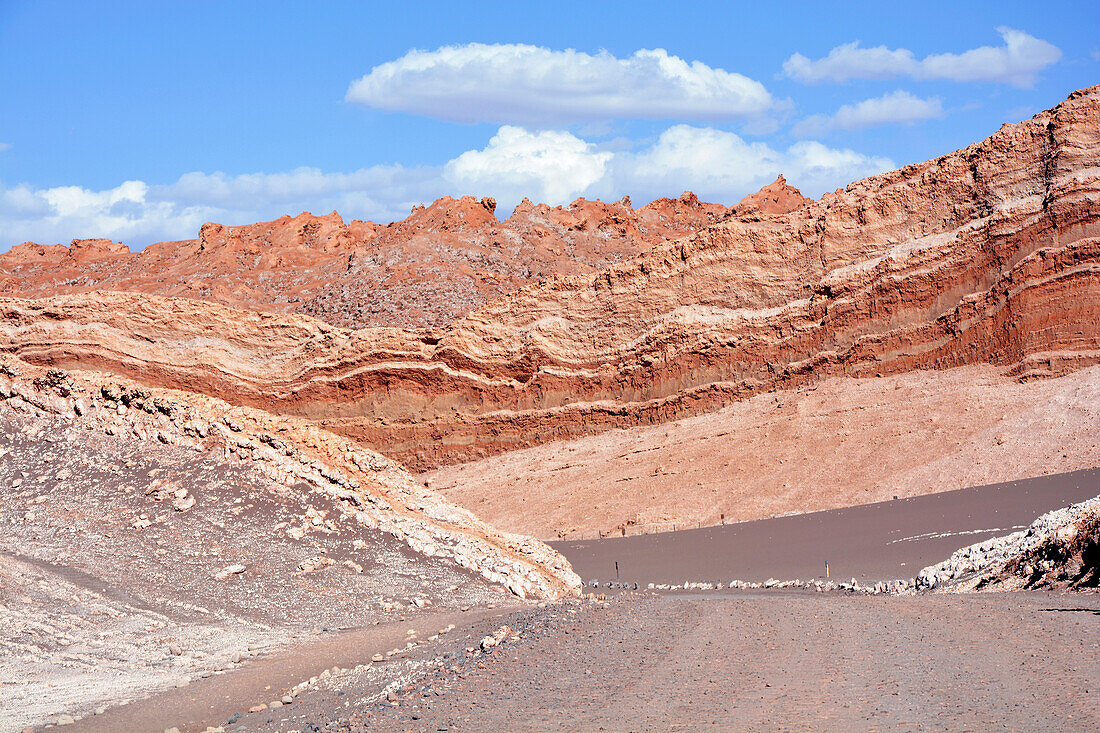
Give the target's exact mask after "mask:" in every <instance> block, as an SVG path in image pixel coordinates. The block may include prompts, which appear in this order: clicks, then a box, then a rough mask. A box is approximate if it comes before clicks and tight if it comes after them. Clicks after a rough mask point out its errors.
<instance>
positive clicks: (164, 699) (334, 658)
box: [65, 608, 508, 733]
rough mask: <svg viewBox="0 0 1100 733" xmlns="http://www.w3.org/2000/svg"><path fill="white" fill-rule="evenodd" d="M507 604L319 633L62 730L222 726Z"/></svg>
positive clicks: (139, 731) (154, 731)
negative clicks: (320, 678) (413, 633)
mask: <svg viewBox="0 0 1100 733" xmlns="http://www.w3.org/2000/svg"><path fill="white" fill-rule="evenodd" d="M507 612H508V609H496V610H492V609H487V608H479V609H471V610H470V611H469V612H468V613H454V612H451V613H438V614H430V615H426V616H420V617H418V618H414V619H409V620H405V621H392V622H388V623H381V624H379V625H378V626H369V627H366V628H362V629H353V630H348V631H342V632H334V633H330V634H325V635H319V636H318V637H317V638H315V639H314V640H311V641H307V642H306V643H304V644H300V645H297V646H295V647H293V648H291V649H287V650H284V651H280V652H278V653H275V654H271V655H269V656H265V657H260V658H258V659H254V660H252V661H251V662H249V663H248V664H246V665H244V666H242V667H239V668H237V669H233V670H230V671H228V672H226V673H224V674H220V675H215V676H211V677H207V678H203V679H199V680H196V681H195V682H192V683H191V684H189V685H187V686H186V687H178V688H175V689H170V690H166V691H164V692H161V693H158V694H157V695H154V696H152V697H150V698H147V699H145V700H139V701H137V702H134V703H131V704H129V705H124V706H121V707H116V708H112V709H110V710H108V711H107V712H106V713H104V714H102V715H97V716H94V717H90V718H86V719H84V720H82V721H79V722H78V723H77V724H76V725H72V726H66V728H65V730H71V731H73V732H74V733H78V732H79V733H113V732H114V731H130V732H131V733H144V732H146V731H148V732H149V733H161V732H162V731H163V730H165V728H168V727H178V728H179V729H180V730H181V731H183V733H188V731H201V730H205V729H206V727H207V726H222V725H225V723H226V721H227V720H228V719H229V718H230V717H231V716H233V714H234V713H243V712H245V711H247V710H248V708H250V707H252V706H254V705H259V704H263V703H269V702H271V701H273V700H279V699H280V698H281V697H282V696H283V695H285V694H286V693H287V691H288V690H289V689H290V688H292V687H293V686H294V685H296V684H298V683H299V682H302V681H304V680H308V679H309V678H310V677H313V676H316V675H318V674H320V673H322V672H323V671H324V670H326V669H329V668H331V667H334V666H336V667H341V668H347V667H355V666H356V665H359V664H370V663H371V657H372V656H373V655H374V654H379V653H383V654H384V653H385V652H386V651H388V650H390V649H394V648H395V647H403V646H405V643H406V640H407V638H408V636H407V631H408V629H417V630H418V631H419V632H420V634H419V636H420V638H426V637H427V636H429V635H431V634H434V633H436V631H438V630H439V629H441V628H443V627H445V626H447V625H448V624H454V625H455V626H456V627H457V628H458V630H457V631H456V632H454V633H456V634H460V633H461V630H462V629H464V628H465V627H467V626H469V625H470V624H473V623H476V622H479V621H483V620H485V619H489V618H493V617H496V616H500V615H503V614H506V613H507Z"/></svg>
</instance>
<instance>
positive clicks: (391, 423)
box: [0, 87, 1100, 468]
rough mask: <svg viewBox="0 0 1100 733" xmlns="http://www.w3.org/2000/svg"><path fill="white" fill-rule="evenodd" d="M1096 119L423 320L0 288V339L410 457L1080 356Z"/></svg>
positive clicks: (1098, 198)
mask: <svg viewBox="0 0 1100 733" xmlns="http://www.w3.org/2000/svg"><path fill="white" fill-rule="evenodd" d="M1098 121H1100V87H1092V88H1089V89H1085V90H1081V91H1079V92H1075V93H1074V94H1072V95H1071V96H1070V97H1069V98H1068V99H1067V100H1066V101H1065V102H1063V103H1062V104H1060V105H1058V106H1057V107H1055V108H1053V109H1051V110H1048V111H1046V112H1042V113H1039V114H1038V115H1036V116H1035V117H1033V118H1032V119H1030V120H1027V121H1024V122H1021V123H1018V124H1014V125H1005V126H1003V127H1002V128H1001V129H1000V130H999V131H997V132H996V133H995V134H994V135H992V136H991V137H989V138H988V139H986V140H984V141H982V142H980V143H977V144H974V145H971V146H970V147H968V148H965V149H963V150H959V151H956V152H954V153H951V154H948V155H944V156H942V157H940V158H937V159H935V160H932V161H927V162H925V163H920V164H914V165H909V166H906V167H904V168H901V169H899V170H896V171H892V172H890V173H885V174H882V175H879V176H874V177H871V178H868V179H864V180H862V181H858V182H855V183H853V184H851V185H849V186H848V187H846V188H845V189H844V190H838V191H836V192H834V193H831V194H827V195H825V196H824V197H822V198H821V199H820V200H818V201H815V202H812V203H809V204H802V205H799V207H798V208H797V209H794V210H791V211H786V213H769V207H770V205H771V204H774V205H776V206H779V210H780V211H782V210H784V209H786V208H789V206H788V205H787V204H784V203H782V202H783V201H784V200H785V198H786V197H784V196H779V195H766V196H764V197H763V203H756V204H754V205H752V206H748V207H747V209H748V210H746V211H743V212H742V211H739V210H735V211H733V212H732V213H730V214H729V215H728V216H727V217H726V218H725V219H723V220H722V221H716V222H715V223H712V224H710V225H708V226H706V227H705V228H703V229H702V230H700V231H698V232H696V233H694V234H691V235H689V236H686V237H684V238H682V239H679V240H676V241H672V242H667V243H665V244H658V245H656V246H654V247H653V248H652V249H649V250H648V251H646V252H645V253H644V254H641V255H639V256H637V257H635V258H633V259H629V260H626V261H624V262H622V263H620V264H615V265H612V266H609V267H606V268H605V269H603V270H601V271H600V272H596V273H589V274H577V275H565V276H554V277H550V278H548V279H546V280H544V281H542V282H539V283H536V284H532V285H528V286H526V287H524V288H523V289H521V290H519V291H518V292H516V293H514V294H512V295H509V296H506V297H503V298H499V299H496V300H493V301H491V302H489V303H487V304H486V305H483V306H482V307H480V308H479V309H477V310H475V311H473V312H472V313H470V314H469V315H467V316H466V317H464V318H463V319H461V320H459V321H456V322H454V323H453V324H451V325H449V326H447V327H445V328H441V329H436V330H431V331H423V330H399V329H360V330H356V331H348V330H344V329H340V328H336V327H332V326H330V325H326V324H323V323H320V322H317V321H312V320H310V319H306V318H303V317H301V316H268V315H252V314H243V313H240V312H237V311H230V310H228V309H225V308H222V307H220V306H216V305H214V304H209V303H202V302H196V301H180V300H162V299H158V298H155V297H150V296H140V297H139V296H136V295H130V294H122V293H94V294H93V293H87V294H78V295H68V296H59V297H54V298H45V299H39V300H33V301H29V300H19V299H5V300H3V301H2V302H0V309H2V325H0V331H2V332H3V341H4V343H5V344H6V346H5V348H6V350H7V351H8V352H10V353H14V354H17V355H19V356H20V357H21V358H23V359H26V360H28V361H31V362H34V363H37V364H41V365H49V366H59V367H75V366H80V365H87V366H94V367H95V368H97V369H102V370H105V371H110V372H114V373H117V374H124V375H129V376H131V377H133V378H135V379H140V380H142V381H150V382H151V383H154V384H161V385H165V386H171V387H176V388H181V389H192V390H196V391H201V392H204V393H206V394H212V395H217V396H219V397H222V398H223V399H226V400H228V401H232V402H235V403H239V404H246V405H252V406H255V407H260V408H262V409H265V410H272V411H275V412H280V413H286V414H293V415H298V416H303V417H306V418H308V419H311V420H313V421H316V422H317V423H318V424H320V425H321V426H323V427H325V428H326V429H328V430H332V431H335V432H338V433H341V434H343V435H346V436H349V437H352V438H354V439H356V440H359V441H362V442H363V443H365V444H368V445H371V446H373V447H375V448H377V449H379V450H381V451H382V452H384V453H386V454H387V455H389V456H391V457H393V458H396V459H398V460H400V461H402V462H403V463H405V464H407V465H410V466H411V467H414V468H428V467H432V466H437V465H441V464H447V463H455V462H461V461H466V460H469V459H471V458H475V457H480V456H485V455H489V454H493V453H498V452H502V451H506V450H512V449H515V448H520V447H526V446H530V445H534V444H537V443H541V442H546V441H550V440H555V439H561V438H571V437H576V436H580V435H586V434H592V433H597V432H601V431H604V430H607V429H610V428H616V427H630V426H634V425H644V424H653V423H659V422H665V421H668V420H671V419H676V418H678V417H682V416H687V415H693V414H698V413H702V412H708V411H712V410H714V409H716V408H718V407H721V406H723V405H726V404H729V403H731V402H733V401H737V400H740V399H743V398H745V397H747V396H750V395H753V394H756V393H759V392H762V391H767V390H771V389H776V388H793V387H798V386H801V385H805V384H810V383H813V382H815V381H817V380H819V379H820V378H822V377H824V376H873V375H876V374H897V373H902V372H906V371H910V370H914V369H941V368H945V367H954V366H959V365H964V364H973V363H981V362H988V363H992V364H994V365H999V366H1004V367H1008V368H1010V369H1011V370H1013V373H1014V374H1015V375H1016V376H1017V377H1018V378H1020V379H1030V378H1033V377H1039V376H1047V375H1052V374H1059V373H1063V372H1064V371H1066V370H1069V369H1074V368H1077V367H1080V366H1084V365H1089V364H1094V363H1097V362H1100V332H1098V331H1097V329H1096V327H1095V324H1097V323H1100V132H1098V130H1100V124H1098ZM777 183H780V182H777ZM462 201H463V202H465V203H464V204H463V206H464V207H465V209H464V210H468V209H471V207H475V206H480V207H481V212H483V213H479V214H477V216H480V217H482V218H483V219H485V218H486V217H487V216H488V215H489V210H488V208H487V207H486V206H485V205H483V204H479V203H478V202H476V201H474V200H473V199H469V200H466V199H463V200H462ZM688 203H690V202H688ZM750 203H751V202H750ZM796 203H797V202H796ZM764 204H769V205H768V206H765V205H764ZM425 213H426V212H425ZM521 213H522V212H521ZM468 216H469V217H474V213H473V212H472V211H471V212H469V214H468ZM465 220H466V219H465V218H463V219H462V221H465ZM474 225H475V226H476V218H475V220H474ZM455 226H465V224H462V223H461V222H458V223H456V224H455ZM196 339H201V343H202V344H203V348H202V349H197V348H196V343H197V341H196Z"/></svg>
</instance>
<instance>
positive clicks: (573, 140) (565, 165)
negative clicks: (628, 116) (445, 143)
mask: <svg viewBox="0 0 1100 733" xmlns="http://www.w3.org/2000/svg"><path fill="white" fill-rule="evenodd" d="M612 157H613V154H612V153H609V152H598V151H596V149H595V146H593V145H592V144H591V143H586V142H585V141H584V140H581V139H580V138H578V137H576V136H574V135H571V134H570V133H568V132H556V131H552V130H544V131H542V132H529V131H527V130H525V129H523V128H522V127H512V126H507V125H506V126H504V127H501V128H500V130H499V131H497V134H496V135H494V136H493V138H492V139H491V140H490V141H489V144H488V145H487V146H486V147H485V149H484V150H468V151H466V152H465V153H463V154H462V155H460V156H458V157H457V158H455V159H454V160H452V161H451V162H449V163H447V165H446V166H444V168H443V175H444V177H445V178H446V179H447V180H448V181H451V182H452V183H454V184H455V185H457V186H459V188H460V189H461V191H460V192H462V193H477V192H480V191H486V190H489V189H503V190H507V191H512V192H523V195H526V196H529V197H530V198H532V199H535V200H536V201H553V202H560V201H564V200H566V199H568V198H569V197H570V196H573V195H575V194H576V193H578V192H580V191H585V190H587V189H588V188H590V187H591V186H592V185H593V184H595V183H596V182H597V181H599V180H600V179H601V178H603V176H604V171H605V168H606V167H607V163H608V161H610V160H611V158H612ZM509 198H515V193H512V194H511V196H509Z"/></svg>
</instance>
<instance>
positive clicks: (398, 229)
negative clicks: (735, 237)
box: [0, 192, 797, 328]
mask: <svg viewBox="0 0 1100 733" xmlns="http://www.w3.org/2000/svg"><path fill="white" fill-rule="evenodd" d="M796 194H797V192H796ZM495 211H496V202H495V201H494V200H493V199H490V198H483V199H480V200H478V199H475V198H474V197H472V196H464V197H462V198H460V199H457V200H456V199H452V198H450V197H449V196H448V197H444V198H441V199H439V200H437V201H436V202H434V203H433V204H432V205H431V206H428V207H424V206H418V207H416V208H415V209H414V210H413V212H412V214H410V215H409V217H408V218H407V219H405V220H403V221H399V222H395V223H393V224H390V225H388V226H383V225H380V224H375V223H374V222H369V221H368V222H363V221H358V220H356V221H352V222H350V223H348V224H345V223H344V221H343V220H342V219H341V218H340V216H339V214H337V213H336V212H333V213H331V214H327V215H325V216H313V215H312V214H309V213H303V214H299V215H298V216H295V217H293V218H292V217H289V216H284V217H282V218H280V219H276V220H275V221H270V222H261V223H258V224H250V225H247V226H237V227H228V226H223V225H221V224H213V223H211V224H204V225H203V227H202V229H201V230H200V231H199V236H198V238H197V239H191V240H186V241H181V242H160V243H158V244H153V245H150V246H149V247H147V248H145V249H144V250H142V251H140V252H130V250H129V249H128V248H127V247H126V246H124V245H122V244H118V243H114V242H111V241H110V240H107V239H76V240H73V242H72V244H71V245H69V246H68V247H66V246H63V245H46V246H44V245H39V244H35V243H33V242H28V243H25V244H21V245H19V246H17V247H14V248H13V249H12V250H11V251H9V252H7V253H5V254H2V255H0V288H2V289H3V291H4V292H5V293H6V294H8V295H18V296H21V297H41V296H50V295H57V294H61V293H80V292H90V291H97V290H125V291H132V292H140V293H148V294H155V295H163V296H170V297H186V298H194V299H199V300H207V301H213V302H216V303H221V304H223V305H229V306H233V307H238V308H245V309H249V310H261V311H267V312H273V313H305V314H308V315H312V316H315V317H317V318H320V319H321V320H323V321H326V322H328V323H332V324H335V325H339V326H343V327H346V328H361V327H364V326H406V327H409V326H411V327H420V326H442V325H446V324H448V323H451V322H452V321H454V320H455V319H457V318H460V317H462V316H464V315H465V314H466V313H468V312H469V311H470V310H472V309H474V308H477V307H479V306H481V305H483V304H485V303H487V302H488V301H490V300H493V299H496V298H499V297H502V296H504V295H507V294H509V293H513V292H515V291H516V290H518V289H519V288H521V287H523V286H524V285H527V284H530V283H532V282H536V281H538V280H542V279H544V278H547V277H550V276H553V275H572V274H581V273H590V272H595V271H597V270H600V269H602V268H604V267H606V266H608V265H610V264H613V263H616V262H621V261H624V260H626V259H629V258H631V257H633V256H635V255H637V254H639V253H641V252H643V251H645V250H646V249H648V248H649V247H650V246H652V245H654V244H657V243H660V242H665V241H667V240H669V239H674V238H677V237H681V236H684V235H686V234H690V233H691V232H694V231H697V230H698V229H700V228H702V227H704V226H706V225H707V224H709V223H712V222H714V221H717V220H718V219H719V218H721V217H722V216H723V215H725V214H726V212H727V209H726V207H724V206H720V205H718V204H706V203H700V202H699V200H698V199H696V198H695V196H694V195H693V194H690V193H685V194H684V195H683V196H681V197H680V198H679V199H675V200H674V199H658V200H657V201H654V202H652V203H650V204H647V205H646V206H643V207H642V208H640V209H637V210H635V209H634V208H632V206H631V204H630V200H629V198H624V199H622V200H620V201H617V202H615V203H612V204H607V203H603V202H600V201H587V200H585V199H577V200H576V201H574V202H573V203H572V204H570V205H569V206H568V207H560V206H559V207H550V206H546V205H544V204H539V205H538V206H536V205H534V204H532V203H531V202H530V201H528V200H526V199H524V201H523V203H521V204H520V205H519V206H518V207H517V208H516V210H515V212H514V213H513V214H512V216H511V217H509V218H508V219H507V220H505V221H498V220H497V218H496V216H495Z"/></svg>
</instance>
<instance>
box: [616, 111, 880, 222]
mask: <svg viewBox="0 0 1100 733" xmlns="http://www.w3.org/2000/svg"><path fill="white" fill-rule="evenodd" d="M893 167H894V163H893V161H891V160H890V159H889V158H881V157H869V156H866V155H862V154H860V153H856V152H855V151H852V150H846V149H835V148H829V147H826V146H825V145H822V144H821V143H819V142H809V141H803V142H798V143H795V144H794V145H792V146H790V147H789V148H787V149H786V150H776V149H774V148H772V147H771V146H769V145H767V144H765V143H761V142H746V141H745V140H743V139H742V138H741V137H740V136H738V135H736V134H734V133H732V132H726V131H723V130H715V129H713V128H706V127H692V126H689V125H676V126H675V127H671V128H669V129H668V130H665V131H664V132H663V133H662V134H661V136H660V137H659V138H658V140H657V142H656V143H655V144H654V145H652V146H651V147H649V148H646V149H643V150H641V151H639V152H637V153H634V154H623V155H620V156H617V157H616V159H615V160H614V161H613V165H612V171H611V176H609V179H607V180H605V181H604V182H602V183H603V184H604V187H603V192H604V193H605V195H606V196H608V197H612V196H614V197H617V196H618V195H622V194H623V193H629V194H631V196H632V197H634V198H635V200H639V201H644V200H648V199H651V198H655V197H657V196H668V195H675V193H676V192H677V191H679V190H683V189H691V190H692V191H694V192H695V193H696V194H697V195H698V196H699V197H700V198H702V199H705V200H708V201H717V202H721V203H725V204H732V203H736V202H737V201H738V200H740V199H741V197H742V196H744V195H745V194H747V193H751V192H752V191H755V190H757V189H759V188H760V187H761V186H763V185H765V184H768V183H771V182H772V181H773V180H775V177H776V176H777V175H778V174H780V173H782V174H784V176H786V178H787V180H788V181H789V182H790V183H791V185H793V186H796V187H798V188H800V189H801V190H802V192H803V193H804V194H806V195H808V196H819V195H820V194H822V193H824V192H826V191H831V190H834V189H836V188H838V187H840V186H843V185H846V184H847V183H850V182H851V181H853V180H855V179H858V178H863V177H866V176H869V175H873V174H875V173H881V172H882V171H886V170H890V169H891V168H893Z"/></svg>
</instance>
